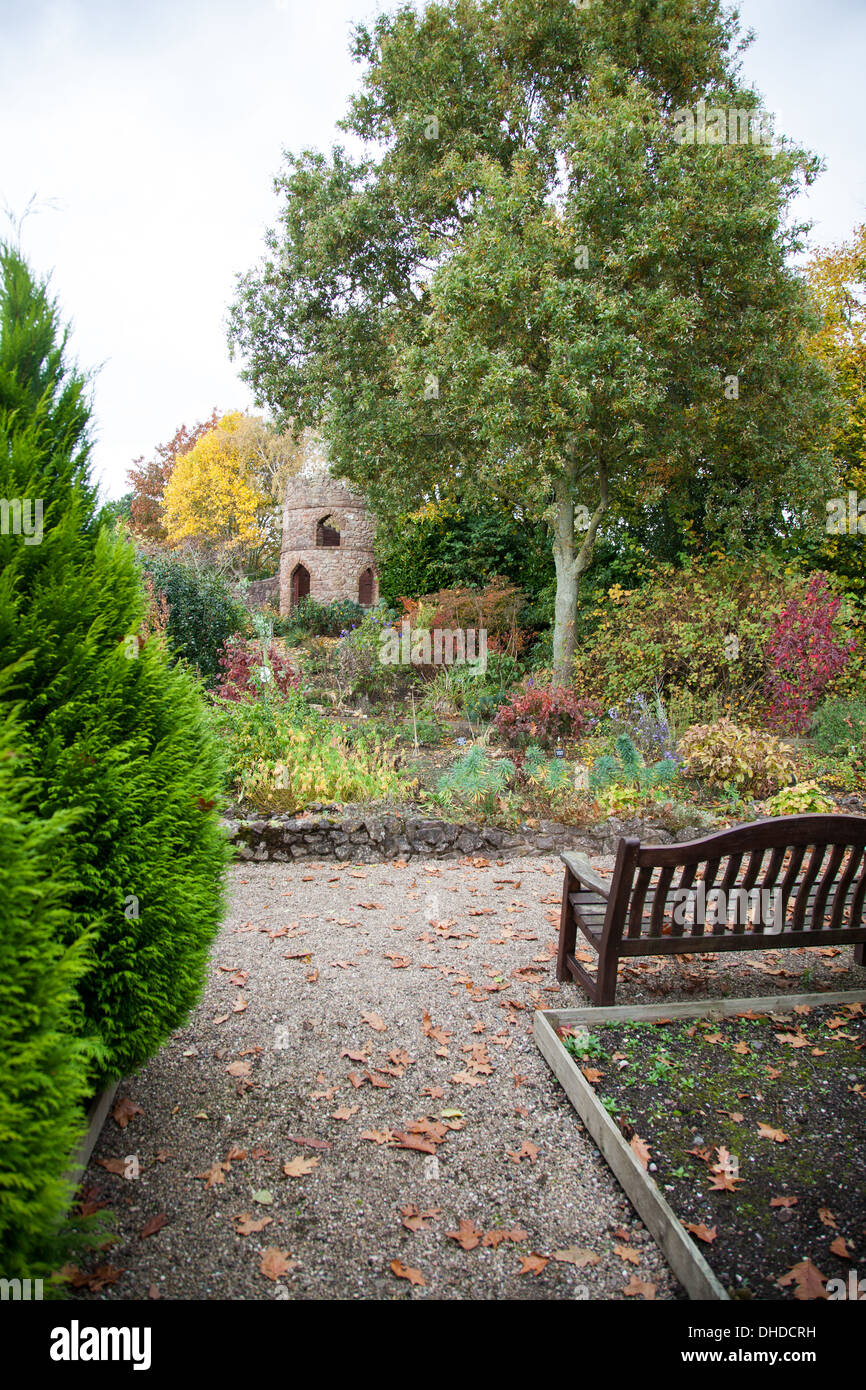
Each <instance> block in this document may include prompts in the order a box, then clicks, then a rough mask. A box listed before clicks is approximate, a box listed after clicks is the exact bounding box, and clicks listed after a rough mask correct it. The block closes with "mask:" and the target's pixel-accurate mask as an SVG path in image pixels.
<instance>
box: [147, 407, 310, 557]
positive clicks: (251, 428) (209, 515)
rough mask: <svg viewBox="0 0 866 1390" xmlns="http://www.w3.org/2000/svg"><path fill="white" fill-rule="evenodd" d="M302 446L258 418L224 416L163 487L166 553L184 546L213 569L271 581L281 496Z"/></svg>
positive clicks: (237, 414)
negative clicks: (268, 578) (200, 555)
mask: <svg viewBox="0 0 866 1390" xmlns="http://www.w3.org/2000/svg"><path fill="white" fill-rule="evenodd" d="M306 433H307V434H309V433H310V431H307V432H306ZM304 442H305V441H304V438H303V437H302V438H301V440H296V439H295V437H294V435H293V434H292V433H291V431H287V432H283V433H277V432H276V431H275V430H273V429H272V428H271V427H270V426H269V425H268V424H267V423H266V422H265V421H264V420H263V419H262V418H261V417H260V416H257V415H253V416H250V415H243V414H241V412H240V411H231V412H230V413H229V414H228V415H224V416H223V417H222V419H221V420H218V421H217V423H216V425H215V426H214V428H213V429H209V430H207V431H206V433H204V434H203V435H202V436H201V437H200V438H199V439H198V440H197V441H196V443H195V444H194V445H193V446H192V448H191V449H188V450H187V451H186V452H185V453H183V454H181V455H180V456H179V457H178V459H177V461H176V463H175V466H174V469H173V471H172V473H171V476H170V478H169V480H168V482H167V483H166V486H165V491H164V493H163V498H162V519H163V524H164V527H165V534H166V540H167V541H168V543H169V545H172V546H176V545H183V544H185V543H186V544H189V545H191V546H193V547H194V548H195V549H196V550H197V551H199V552H200V553H202V554H203V555H204V557H205V558H206V559H207V560H208V562H209V563H211V564H213V565H215V566H216V567H217V568H221V569H229V570H232V571H234V572H236V573H238V574H250V573H251V574H253V575H254V576H259V575H266V574H270V573H273V570H274V568H275V566H276V564H277V562H278V558H279V552H280V529H281V520H282V494H283V491H284V489H285V484H286V482H287V480H288V478H289V477H291V476H292V475H293V474H294V473H296V472H297V471H298V470H299V469H300V468H301V467H302V465H303V462H304V458H305V453H304Z"/></svg>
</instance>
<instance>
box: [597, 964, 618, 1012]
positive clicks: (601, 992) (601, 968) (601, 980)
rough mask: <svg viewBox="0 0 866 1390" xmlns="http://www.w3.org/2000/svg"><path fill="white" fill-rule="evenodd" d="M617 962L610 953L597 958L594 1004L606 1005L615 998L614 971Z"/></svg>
mask: <svg viewBox="0 0 866 1390" xmlns="http://www.w3.org/2000/svg"><path fill="white" fill-rule="evenodd" d="M618 965H619V960H618V958H617V957H616V955H614V953H613V952H612V951H606V952H605V953H604V954H602V955H600V956H599V958H598V974H597V977H596V980H597V983H596V987H595V999H594V1000H593V1003H594V1004H603V1005H608V1004H612V1003H613V1002H614V999H615V998H616V971H617V966H618Z"/></svg>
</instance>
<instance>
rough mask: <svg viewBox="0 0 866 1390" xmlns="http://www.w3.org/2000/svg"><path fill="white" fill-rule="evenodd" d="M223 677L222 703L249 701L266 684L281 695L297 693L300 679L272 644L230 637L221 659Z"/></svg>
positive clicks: (219, 689)
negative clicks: (291, 692)
mask: <svg viewBox="0 0 866 1390" xmlns="http://www.w3.org/2000/svg"><path fill="white" fill-rule="evenodd" d="M220 668H221V671H222V677H221V680H220V683H219V685H218V686H217V689H216V693H217V695H218V696H219V697H220V699H221V700H249V699H252V698H254V696H255V695H256V694H257V693H258V691H259V690H260V689H261V687H262V685H263V684H267V685H269V686H271V687H272V688H273V689H274V690H275V691H278V692H279V694H280V695H287V694H288V693H289V691H290V690H297V689H298V687H299V686H300V684H301V678H300V676H299V675H298V674H297V673H296V672H295V671H293V670H292V668H291V666H290V665H289V662H288V660H287V658H286V657H285V656H283V654H282V652H281V651H279V649H278V648H277V647H276V646H274V644H273V643H272V642H269V641H267V640H266V641H265V642H264V643H262V642H261V641H260V640H256V639H249V638H245V637H230V638H229V639H228V641H227V642H226V644H225V647H224V649H223V654H222V656H221V657H220Z"/></svg>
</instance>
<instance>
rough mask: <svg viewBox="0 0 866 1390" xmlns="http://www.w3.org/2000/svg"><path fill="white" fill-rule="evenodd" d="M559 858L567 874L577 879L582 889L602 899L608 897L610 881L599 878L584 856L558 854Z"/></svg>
mask: <svg viewBox="0 0 866 1390" xmlns="http://www.w3.org/2000/svg"><path fill="white" fill-rule="evenodd" d="M559 857H560V859H561V860H562V862H563V864H564V865H565V866H566V868H567V869H568V871H569V873H571V874H573V875H574V877H575V878H577V879H579V880H580V882H581V883H582V884H583V885H584V887H586V888H591V889H592V890H593V892H595V893H599V894H600V895H601V897H603V898H609V897H610V880H609V879H604V878H600V877H599V875H598V874H597V873H596V872H595V869H594V868H593V867H592V865H591V864H590V862H589V860H588V859H587V857H586V855H585V854H570V853H569V854H560V856H559Z"/></svg>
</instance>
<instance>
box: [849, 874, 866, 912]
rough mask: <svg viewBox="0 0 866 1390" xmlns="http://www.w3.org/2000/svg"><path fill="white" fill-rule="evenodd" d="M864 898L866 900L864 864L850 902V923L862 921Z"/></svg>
mask: <svg viewBox="0 0 866 1390" xmlns="http://www.w3.org/2000/svg"><path fill="white" fill-rule="evenodd" d="M864 898H866V863H864V865H863V868H862V870H861V873H860V877H859V878H858V880H857V887H856V889H855V891H854V897H853V900H852V902H851V914H850V918H849V920H850V921H851V922H859V921H861V920H862V917H863V899H864Z"/></svg>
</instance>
